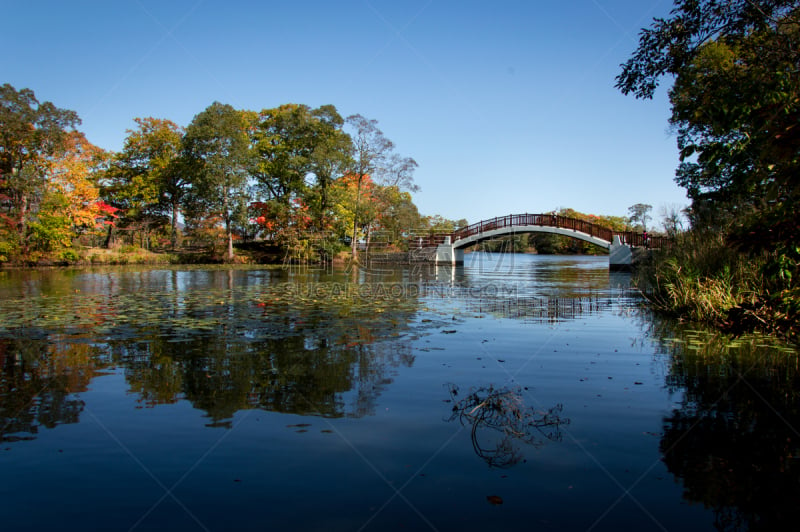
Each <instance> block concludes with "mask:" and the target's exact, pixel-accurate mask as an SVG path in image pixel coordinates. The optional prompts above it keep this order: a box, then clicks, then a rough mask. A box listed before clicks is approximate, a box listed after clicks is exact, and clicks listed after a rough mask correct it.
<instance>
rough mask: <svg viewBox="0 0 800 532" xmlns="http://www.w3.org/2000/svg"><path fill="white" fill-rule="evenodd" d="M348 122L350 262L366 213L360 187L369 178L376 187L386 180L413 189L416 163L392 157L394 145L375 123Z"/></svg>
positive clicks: (358, 117) (355, 254) (353, 119)
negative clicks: (352, 197) (352, 196)
mask: <svg viewBox="0 0 800 532" xmlns="http://www.w3.org/2000/svg"><path fill="white" fill-rule="evenodd" d="M347 123H348V124H349V125H350V127H351V128H352V130H353V133H352V134H351V137H352V139H353V162H352V166H351V171H350V172H349V174H350V175H351V176H352V179H353V180H354V185H355V205H354V213H353V225H352V233H351V253H352V257H353V260H356V259H357V258H358V251H357V249H358V248H357V246H358V229H359V222H361V223H362V224H363V219H364V218H365V216H364V214H365V213H366V211H365V212H364V213H362V212H361V211H362V209H364V208H365V206H364V205H362V201H361V200H362V195H361V192H362V186H363V185H364V183H365V182H366V181H367V179H368V178H369V179H370V180H371V181H373V182H376V183H379V184H380V183H381V182H384V180H387V179H388V180H390V182H394V183H396V184H397V185H405V186H406V187H409V186H413V179H412V174H413V171H414V169H415V168H416V166H417V163H416V161H414V160H413V159H410V158H403V157H400V156H397V155H396V154H395V152H394V143H393V142H392V141H391V140H389V139H388V138H386V136H384V134H383V132H382V131H381V130H380V129H379V128H378V121H377V120H369V119H367V118H364V117H363V116H361V115H351V116H348V117H347ZM370 207H371V205H370Z"/></svg>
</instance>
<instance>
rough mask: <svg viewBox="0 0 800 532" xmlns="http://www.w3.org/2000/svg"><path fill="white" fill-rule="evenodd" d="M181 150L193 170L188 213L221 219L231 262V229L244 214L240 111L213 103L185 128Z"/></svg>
mask: <svg viewBox="0 0 800 532" xmlns="http://www.w3.org/2000/svg"><path fill="white" fill-rule="evenodd" d="M184 150H185V153H186V156H187V164H188V165H189V167H190V168H191V171H192V181H191V191H190V193H189V194H187V205H188V207H189V211H190V212H191V214H193V215H194V216H195V217H199V216H201V213H203V214H202V215H206V214H208V213H212V214H217V215H219V216H220V217H221V219H222V223H223V224H224V226H225V237H226V240H227V253H226V256H227V258H228V260H232V259H233V227H234V225H235V224H237V223H241V224H243V223H244V221H245V219H246V215H247V200H248V195H247V178H248V172H247V170H248V168H249V167H250V166H251V165H250V160H249V157H248V156H249V152H248V150H249V140H248V136H247V124H246V122H245V118H244V116H243V114H242V112H240V111H237V110H236V109H234V108H233V107H232V106H230V105H227V104H221V103H219V102H214V103H212V104H211V105H210V106H208V107H207V108H206V109H205V110H204V111H202V112H201V113H199V114H198V115H197V116H195V117H194V119H193V120H192V123H191V124H189V127H187V128H186V135H185V136H184Z"/></svg>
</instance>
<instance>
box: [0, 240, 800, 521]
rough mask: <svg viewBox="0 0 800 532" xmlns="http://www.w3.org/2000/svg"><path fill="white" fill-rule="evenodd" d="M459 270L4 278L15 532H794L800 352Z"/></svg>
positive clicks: (635, 301)
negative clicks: (631, 531) (408, 531)
mask: <svg viewBox="0 0 800 532" xmlns="http://www.w3.org/2000/svg"><path fill="white" fill-rule="evenodd" d="M467 258H468V260H467V264H466V266H465V267H464V268H458V269H451V268H438V269H437V268H430V267H423V268H418V267H405V268H383V267H368V268H365V269H362V270H361V271H325V270H314V269H295V270H286V269H256V268H239V269H226V268H196V269H160V270H159V269H123V268H119V269H103V270H76V271H69V270H49V271H3V272H0V370H1V371H0V478H2V479H3V482H2V483H0V500H2V501H3V502H2V513H1V517H0V519H1V521H0V527H2V529H3V530H268V529H275V530H395V529H418V530H518V529H535V530H620V529H623V528H630V529H635V530H682V531H685V530H788V529H793V528H794V527H795V526H796V523H797V522H798V518H799V517H800V515H798V514H800V505H798V504H797V501H798V500H800V474H798V442H800V433H798V431H797V430H796V427H800V411H799V409H798V404H800V401H798V399H799V398H798V397H797V392H796V390H798V389H800V387H798V384H800V382H798V381H799V380H800V379H798V357H797V353H796V352H794V351H793V350H791V349H789V348H786V347H783V346H780V345H777V344H775V343H774V342H770V341H768V340H766V339H763V338H758V337H754V338H739V339H732V338H729V337H725V336H723V335H720V334H716V333H713V332H706V331H703V330H700V329H698V328H692V327H689V326H679V325H678V324H674V323H671V322H668V321H663V320H658V319H656V318H654V317H652V316H650V315H649V314H648V313H647V312H645V311H643V310H642V308H641V306H640V303H641V301H640V300H639V298H638V297H637V295H636V293H635V292H633V291H631V290H630V288H629V286H628V283H629V278H628V277H627V276H626V275H625V274H613V273H612V274H610V273H609V272H608V263H607V259H606V258H604V257H537V256H527V255H492V254H485V253H474V254H470V255H468V256H467Z"/></svg>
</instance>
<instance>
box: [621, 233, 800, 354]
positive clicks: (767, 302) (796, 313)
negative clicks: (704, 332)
mask: <svg viewBox="0 0 800 532" xmlns="http://www.w3.org/2000/svg"><path fill="white" fill-rule="evenodd" d="M799 277H800V249H798V248H796V247H795V248H793V249H778V250H771V251H762V252H759V253H745V252H743V251H740V250H738V249H737V248H736V247H734V246H732V245H731V244H730V242H728V241H727V240H726V238H725V237H724V236H723V235H721V234H718V233H713V232H704V231H692V232H688V233H685V234H682V235H679V236H678V237H677V239H676V242H675V245H674V246H672V247H671V248H669V249H667V250H663V251H660V252H658V253H656V254H654V255H653V257H652V259H651V260H650V262H649V263H647V264H644V265H643V266H642V267H641V268H640V269H639V271H638V273H637V275H636V283H637V285H638V286H639V287H640V288H641V289H642V291H643V293H644V294H645V296H646V297H647V298H648V299H649V300H650V302H651V303H652V305H653V306H654V307H655V308H656V309H657V310H659V311H661V312H664V313H667V314H670V315H672V316H675V317H678V318H680V319H683V320H686V321H696V322H705V323H710V324H713V325H715V326H717V327H720V328H722V329H723V330H726V331H729V332H733V333H742V332H749V331H763V332H767V333H770V334H776V335H780V336H783V337H786V338H788V339H789V340H791V341H793V342H798V341H800V324H798V321H800V283H798V278H799Z"/></svg>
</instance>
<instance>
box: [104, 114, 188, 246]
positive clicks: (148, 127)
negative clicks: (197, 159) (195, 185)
mask: <svg viewBox="0 0 800 532" xmlns="http://www.w3.org/2000/svg"><path fill="white" fill-rule="evenodd" d="M134 121H135V122H136V124H137V126H138V127H137V128H136V129H134V130H128V132H127V133H128V136H127V137H126V138H125V145H124V146H123V149H122V151H121V152H119V153H118V154H116V155H115V156H114V160H113V163H112V166H111V168H110V169H109V172H108V180H109V181H110V182H109V183H108V189H109V194H110V195H111V196H113V198H114V203H115V204H117V206H118V207H124V208H125V209H126V213H127V217H128V218H129V220H140V221H142V222H143V223H144V225H145V226H146V227H149V226H150V225H151V224H152V223H153V222H154V221H155V220H156V219H157V218H159V217H160V216H162V215H163V214H169V215H170V218H171V221H172V224H171V225H172V231H171V242H172V247H173V248H175V246H176V245H177V235H178V214H179V211H180V204H181V201H182V200H183V197H184V195H185V193H186V187H187V184H188V182H187V179H186V173H187V171H188V169H187V165H186V162H185V161H184V160H183V159H182V141H183V135H184V130H183V128H182V127H180V126H178V125H177V124H175V123H174V122H172V121H170V120H165V119H160V118H152V117H148V118H136V119H134Z"/></svg>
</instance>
